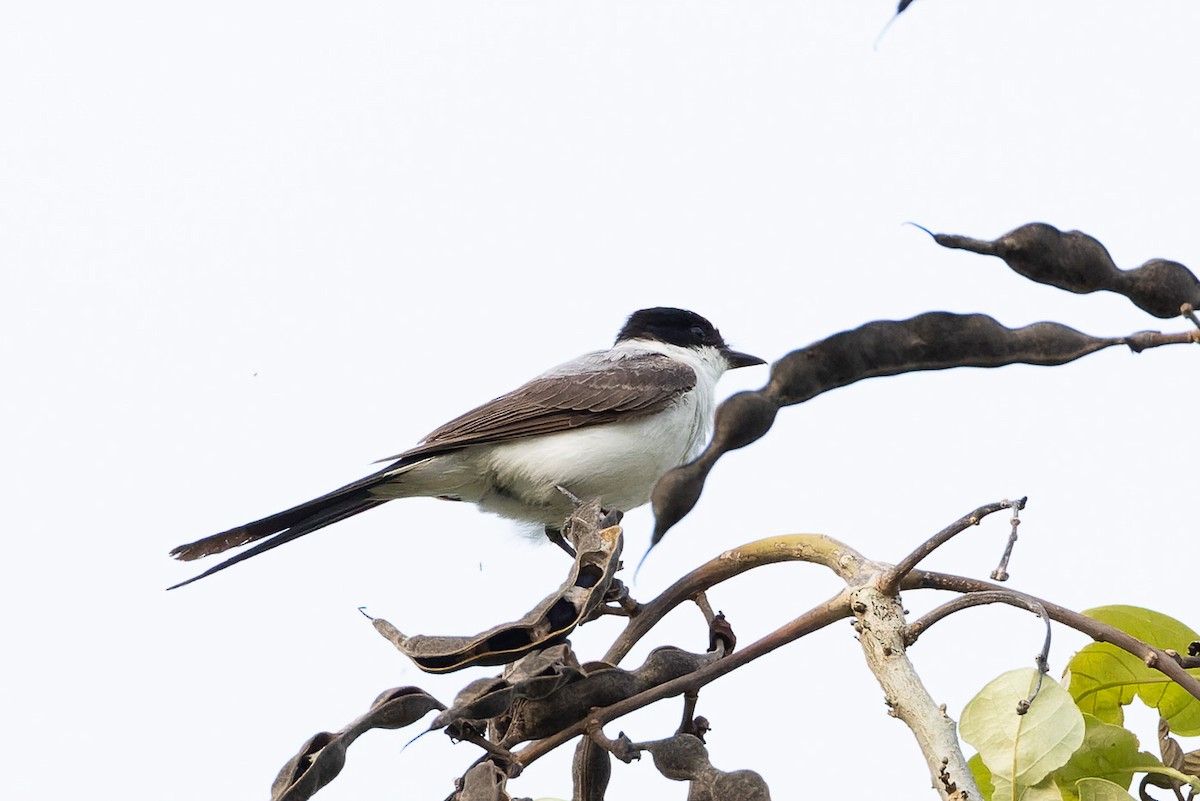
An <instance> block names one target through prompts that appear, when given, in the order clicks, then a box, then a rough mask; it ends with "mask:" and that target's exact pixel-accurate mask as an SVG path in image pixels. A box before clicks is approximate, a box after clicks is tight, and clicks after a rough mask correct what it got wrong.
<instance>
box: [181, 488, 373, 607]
mask: <svg viewBox="0 0 1200 801" xmlns="http://www.w3.org/2000/svg"><path fill="white" fill-rule="evenodd" d="M387 502H388V499H387V498H375V497H371V496H370V495H368V494H367V492H366V491H362V492H361V493H355V495H354V496H353V497H350V498H347V499H345V500H343V501H341V502H339V503H335V504H333V505H332V506H328V507H326V508H325V509H321V510H320V511H317V512H315V513H314V512H313V509H312V507H311V505H310V504H311V503H312V502H311V501H310V502H309V503H308V504H303V505H301V506H297V507H296V508H294V509H289V510H287V511H286V512H280V513H279V514H277V515H272V516H271V517H267V518H263V519H262V520H259V521H256V522H254V523H249V524H247V525H245V526H239V527H238V528H235V529H230V530H229V531H226V532H222V533H221V534H215V535H213V536H212V537H205V538H204V539H202V540H197V541H196V542H194V543H191V544H190V545H181V546H179V547H178V548H176V549H175V550H174V551H172V552H171V555H172V556H175V557H176V558H180V559H196V558H199V557H200V556H206V555H207V554H209V553H220V552H221V551H224V550H227V549H228V548H234V547H237V546H238V545H243V544H245V543H247V542H253V541H254V540H258V539H262V538H263V537H267V536H270V535H271V534H274V535H275V536H273V537H271V538H270V539H268V540H266V541H265V542H260V543H259V544H258V545H255V546H254V547H253V548H250V549H248V550H245V551H242V552H241V553H239V554H238V555H236V556H233V557H230V558H229V559H226V560H225V561H224V562H221V564H219V565H216V566H214V567H210V568H209V569H208V570H205V571H204V572H203V573H201V574H200V575H198V576H193V577H192V578H190V579H188V580H187V581H181V582H179V583H178V584H174V585H172V586H170V587H167V589H168V590H173V589H176V588H178V587H182V586H184V585H186V584H191V583H192V582H193V581H199V580H200V579H202V578H204V577H206V576H211V575H212V574H213V573H216V572H218V571H221V570H224V569H225V568H227V567H230V566H232V565H236V564H237V563H238V562H241V561H244V560H246V559H249V558H250V557H251V556H258V555H259V554H260V553H264V552H266V551H269V550H271V549H272V548H278V547H279V546H280V545H283V544H284V543H285V542H291V541H292V540H294V539H298V538H299V537H303V536H304V535H305V534H310V533H312V532H314V531H316V530H317V529H319V528H324V527H325V526H328V525H332V524H333V523H337V522H338V521H341V520H345V519H346V518H348V517H353V516H354V515H356V514H359V513H360V512H365V511H367V510H368V509H374V508H375V507H376V506H379V505H380V504H382V503H387ZM300 510H303V511H304V512H305V513H306V514H307V516H306V517H304V518H302V519H296V516H297V513H298V512H299V511H300ZM289 521H294V522H289ZM272 526H273V527H272ZM268 528H269V529H270V530H267V529H268ZM281 529H282V530H281ZM260 531H261V532H262V533H257V532H260ZM239 532H245V534H240V533H239ZM276 532H278V533H276ZM238 536H241V537H243V539H241V540H240V541H237V537H238ZM226 538H227V539H228V541H229V544H224V547H219V548H216V549H215V550H207V551H205V552H203V553H195V554H194V555H191V556H183V555H181V554H182V553H192V551H190V550H189V549H192V548H195V546H202V545H203V544H204V543H207V542H209V541H210V540H211V541H213V544H223V543H224V542H225V541H226ZM196 550H200V549H199V548H197V549H196Z"/></svg>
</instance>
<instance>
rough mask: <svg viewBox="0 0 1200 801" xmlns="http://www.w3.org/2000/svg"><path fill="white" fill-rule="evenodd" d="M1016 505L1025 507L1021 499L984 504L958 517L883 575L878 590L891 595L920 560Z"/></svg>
mask: <svg viewBox="0 0 1200 801" xmlns="http://www.w3.org/2000/svg"><path fill="white" fill-rule="evenodd" d="M1014 505H1016V506H1017V507H1018V508H1020V507H1023V506H1024V505H1025V499H1024V498H1021V499H1020V500H1017V501H1007V500H1004V501H997V502H995V503H989V504H984V505H983V506H980V507H979V508H978V509H976V510H975V511H973V512H971V513H970V514H967V515H964V516H963V517H960V518H959V519H958V520H955V521H954V522H953V523H951V524H950V525H948V526H946V527H945V528H944V529H942V530H941V531H939V532H938V533H937V534H934V535H933V536H932V537H930V538H929V539H927V540H925V542H923V543H921V544H920V545H919V546H917V548H916V550H914V551H913V552H912V553H910V554H909V555H908V556H906V557H904V558H903V559H901V560H900V563H899V564H897V565H896V566H895V567H893V568H892V569H891V570H889V571H888V572H887V573H885V574H884V575H883V577H882V580H881V581H880V584H879V589H880V591H881V592H883V593H884V594H885V595H892V594H894V593H895V592H896V591H897V590H898V589H900V582H902V581H903V580H904V577H905V576H907V575H908V574H909V572H911V571H912V570H913V568H915V567H916V566H917V565H918V564H920V563H921V560H922V559H924V558H925V557H927V556H929V554H931V553H933V552H934V551H936V550H937V549H938V548H940V547H941V546H943V545H945V544H946V543H947V542H949V541H950V540H952V539H954V537H956V536H957V535H959V534H961V533H962V532H964V531H966V530H967V529H968V528H970V527H971V526H977V525H979V522H980V521H981V520H983V518H985V517H987V516H988V515H990V514H993V513H995V512H999V511H1000V510H1001V509H1009V508H1012V507H1013V506H1014Z"/></svg>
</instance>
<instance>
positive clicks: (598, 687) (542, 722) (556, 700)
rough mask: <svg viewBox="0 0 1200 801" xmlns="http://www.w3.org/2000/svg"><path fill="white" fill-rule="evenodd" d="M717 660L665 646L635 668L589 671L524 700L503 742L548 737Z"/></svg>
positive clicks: (509, 742)
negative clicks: (592, 713) (597, 709)
mask: <svg viewBox="0 0 1200 801" xmlns="http://www.w3.org/2000/svg"><path fill="white" fill-rule="evenodd" d="M715 659H717V656H716V654H714V653H708V654H693V653H690V652H688V651H684V650H681V649H679V648H674V647H672V646H664V647H662V648H658V649H656V650H654V651H652V652H651V653H650V655H649V656H647V657H646V661H645V662H644V663H643V664H642V666H641V667H639V668H637V669H636V670H632V671H626V670H622V669H620V668H612V669H610V670H599V671H596V672H594V673H589V674H588V675H586V676H583V677H582V678H580V679H579V680H578V681H574V682H570V683H568V684H565V685H563V686H562V687H561V688H559V689H558V690H557V691H556V692H554V693H551V694H550V695H548V696H546V697H544V698H540V699H527V700H525V701H523V702H522V704H521V706H520V709H519V714H516V715H514V719H513V722H512V725H511V727H510V728H509V730H508V732H507V733H506V734H505V735H504V738H503V740H502V741H501V745H503V746H504V747H506V748H511V747H513V746H515V745H516V744H517V743H520V742H524V741H526V740H537V739H540V738H542V737H548V736H550V735H551V734H554V733H555V732H558V731H561V730H562V729H565V728H566V727H568V726H570V725H572V724H574V723H576V722H577V721H579V720H582V719H583V717H584V716H586V715H587V714H588V713H589V712H590V711H591V710H592V709H593V708H594V707H604V706H610V705H612V704H615V703H617V702H618V701H621V700H624V699H625V698H629V697H630V696H633V695H637V694H638V693H640V692H642V691H644V690H648V689H650V688H651V687H657V686H658V685H660V684H663V683H665V682H668V681H670V680H671V679H675V678H678V677H680V676H686V675H687V674H689V673H693V672H695V671H696V670H699V669H700V668H701V667H703V666H704V665H707V664H708V663H710V662H712V661H714V660H715Z"/></svg>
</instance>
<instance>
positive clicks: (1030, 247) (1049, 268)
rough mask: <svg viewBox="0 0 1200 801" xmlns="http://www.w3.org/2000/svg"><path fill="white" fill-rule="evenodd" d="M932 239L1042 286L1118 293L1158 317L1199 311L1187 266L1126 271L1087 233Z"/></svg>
mask: <svg viewBox="0 0 1200 801" xmlns="http://www.w3.org/2000/svg"><path fill="white" fill-rule="evenodd" d="M933 239H934V241H935V242H937V243H938V244H939V245H941V246H942V247H947V248H956V249H959V250H968V251H971V252H972V253H982V254H984V255H987V256H998V257H999V258H1001V259H1004V261H1005V263H1007V264H1008V266H1009V267H1010V268H1012V270H1013V272H1015V273H1018V274H1019V275H1023V276H1025V277H1026V278H1028V279H1030V280H1031V281H1037V282H1038V283H1040V284H1049V285H1050V286H1054V287H1058V288H1059V289H1065V290H1067V291H1068V292H1075V293H1077V294H1087V293H1090V292H1098V291H1101V290H1106V291H1108V292H1116V293H1117V294H1119V295H1124V296H1125V297H1127V298H1129V300H1130V301H1132V302H1133V303H1134V305H1136V306H1137V307H1138V308H1139V309H1141V310H1142V311H1145V312H1149V313H1150V314H1153V315H1154V316H1155V317H1161V318H1163V319H1167V318H1171V317H1178V316H1179V313H1180V311H1179V309H1180V306H1182V305H1183V304H1184V303H1190V304H1192V306H1194V307H1200V280H1198V279H1197V278H1196V276H1195V274H1193V273H1192V271H1191V270H1189V269H1188V268H1187V267H1184V266H1183V265H1182V264H1180V263H1179V262H1176V261H1167V260H1166V259H1151V260H1150V261H1148V262H1146V263H1145V264H1143V265H1142V266H1141V267H1135V268H1133V269H1132V270H1122V269H1120V268H1119V267H1117V265H1116V264H1115V263H1114V262H1113V260H1112V256H1110V255H1109V253H1108V250H1107V249H1106V248H1105V247H1104V245H1102V244H1100V242H1098V241H1097V240H1096V239H1095V238H1093V237H1091V236H1088V235H1087V234H1085V233H1083V232H1082V231H1060V230H1058V229H1057V228H1055V227H1054V226H1053V225H1047V224H1046V223H1028V224H1027V225H1022V226H1021V227H1020V228H1015V229H1013V230H1012V231H1009V232H1008V233H1007V234H1004V235H1003V236H1001V237H999V238H997V239H994V240H990V241H989V240H986V239H972V238H971V237H966V236H958V235H956V234H933Z"/></svg>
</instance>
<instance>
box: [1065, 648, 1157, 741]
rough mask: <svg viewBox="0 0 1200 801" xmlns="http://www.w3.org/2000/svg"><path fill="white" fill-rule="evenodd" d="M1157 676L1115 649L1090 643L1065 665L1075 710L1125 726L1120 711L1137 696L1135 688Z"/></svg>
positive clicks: (1138, 661)
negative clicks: (1077, 706)
mask: <svg viewBox="0 0 1200 801" xmlns="http://www.w3.org/2000/svg"><path fill="white" fill-rule="evenodd" d="M1155 676H1158V677H1159V678H1163V676H1162V674H1161V673H1157V672H1156V671H1152V670H1151V669H1150V668H1148V667H1146V665H1145V663H1144V662H1142V660H1140V659H1138V658H1137V657H1136V656H1134V655H1133V654H1131V653H1128V652H1127V651H1122V650H1121V649H1120V648H1118V647H1117V646H1115V645H1109V644H1108V643H1106V642H1094V643H1091V644H1089V645H1086V646H1084V647H1083V648H1082V649H1080V651H1079V652H1078V653H1077V654H1075V656H1073V657H1071V661H1069V662H1068V663H1067V675H1066V679H1067V691H1068V692H1070V693H1071V697H1072V698H1074V699H1075V703H1076V704H1078V705H1079V709H1080V710H1081V711H1083V712H1086V713H1088V714H1090V715H1094V716H1096V717H1097V718H1099V719H1100V720H1102V721H1104V722H1105V723H1111V724H1114V725H1117V726H1120V725H1121V724H1122V723H1124V722H1125V711H1124V710H1123V709H1122V708H1121V707H1123V706H1124V705H1125V704H1128V703H1131V702H1132V701H1133V699H1134V698H1135V697H1136V696H1137V687H1138V685H1139V684H1142V683H1144V682H1147V681H1153V680H1154V678H1155Z"/></svg>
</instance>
